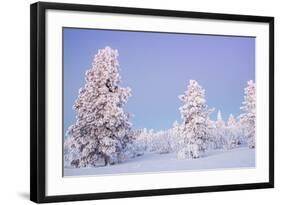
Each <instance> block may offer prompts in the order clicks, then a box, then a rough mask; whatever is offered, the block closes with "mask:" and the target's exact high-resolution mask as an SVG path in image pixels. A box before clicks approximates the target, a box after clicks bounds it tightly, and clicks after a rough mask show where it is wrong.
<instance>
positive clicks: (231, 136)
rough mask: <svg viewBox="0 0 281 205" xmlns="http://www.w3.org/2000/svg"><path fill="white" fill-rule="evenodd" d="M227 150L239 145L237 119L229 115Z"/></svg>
mask: <svg viewBox="0 0 281 205" xmlns="http://www.w3.org/2000/svg"><path fill="white" fill-rule="evenodd" d="M226 129H227V134H226V136H227V148H228V149H232V148H235V147H237V146H238V145H239V143H240V142H239V136H238V127H237V122H236V119H235V118H234V116H233V115H232V114H230V115H229V118H228V121H227V128H226Z"/></svg>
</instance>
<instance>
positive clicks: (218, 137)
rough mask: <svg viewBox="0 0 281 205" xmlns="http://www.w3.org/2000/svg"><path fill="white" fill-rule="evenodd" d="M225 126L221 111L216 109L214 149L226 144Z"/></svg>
mask: <svg viewBox="0 0 281 205" xmlns="http://www.w3.org/2000/svg"><path fill="white" fill-rule="evenodd" d="M225 138H226V127H225V122H224V120H223V119H222V116H221V111H220V110H218V114H217V121H216V134H215V149H220V148H223V147H224V146H225V145H226V140H225Z"/></svg>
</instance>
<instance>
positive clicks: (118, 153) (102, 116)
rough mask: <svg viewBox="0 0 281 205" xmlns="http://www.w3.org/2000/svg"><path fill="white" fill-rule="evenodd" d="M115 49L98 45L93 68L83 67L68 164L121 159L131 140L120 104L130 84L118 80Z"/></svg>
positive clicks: (125, 116) (76, 164)
mask: <svg viewBox="0 0 281 205" xmlns="http://www.w3.org/2000/svg"><path fill="white" fill-rule="evenodd" d="M117 57H118V51H117V50H114V49H112V48H110V47H105V48H104V49H100V50H99V51H98V53H97V54H96V55H95V58H94V61H93V64H92V68H91V69H89V70H87V71H86V74H85V81H86V82H85V86H84V87H83V88H81V89H80V90H79V95H78V98H77V99H76V101H75V104H74V106H73V108H74V109H75V111H76V113H77V115H76V122H75V124H73V125H72V126H70V127H69V129H68V131H67V136H68V137H70V140H68V142H69V141H71V143H70V145H69V146H70V149H71V150H70V153H74V154H73V155H71V156H68V157H67V158H68V160H70V161H71V162H70V164H71V165H72V166H75V167H87V166H104V165H108V164H114V163H117V162H120V161H121V159H122V158H123V150H124V149H125V148H126V145H127V144H128V143H130V140H131V136H130V128H131V123H130V122H129V115H128V114H127V113H125V112H124V110H123V108H122V107H123V105H124V104H125V103H126V102H127V101H128V98H129V96H130V88H122V87H121V86H120V85H119V84H120V80H121V76H120V74H119V63H118V60H117Z"/></svg>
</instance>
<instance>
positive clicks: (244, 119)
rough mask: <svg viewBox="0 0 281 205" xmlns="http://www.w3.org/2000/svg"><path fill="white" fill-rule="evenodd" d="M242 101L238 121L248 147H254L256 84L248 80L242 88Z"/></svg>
mask: <svg viewBox="0 0 281 205" xmlns="http://www.w3.org/2000/svg"><path fill="white" fill-rule="evenodd" d="M244 94H245V95H244V101H243V102H242V107H241V108H240V109H241V111H242V114H241V115H240V122H241V124H242V125H243V128H244V129H243V130H244V135H245V137H246V138H247V141H248V146H249V148H255V130H256V85H255V83H254V82H253V81H252V80H250V81H248V82H247V87H246V88H245V89H244Z"/></svg>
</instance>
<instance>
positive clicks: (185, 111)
mask: <svg viewBox="0 0 281 205" xmlns="http://www.w3.org/2000/svg"><path fill="white" fill-rule="evenodd" d="M179 99H180V100H181V101H182V102H183V106H181V107H180V108H179V110H180V113H181V118H182V120H183V124H182V129H181V149H180V151H179V152H178V158H198V157H200V156H201V154H202V153H203V152H204V151H205V150H206V148H207V141H208V139H207V138H208V134H207V132H208V123H207V122H208V121H207V119H208V118H209V115H210V112H211V110H209V109H208V106H207V105H206V100H205V90H204V89H202V87H201V86H200V85H199V84H198V82H197V81H195V80H190V81H189V85H188V87H187V91H185V93H184V95H180V96H179Z"/></svg>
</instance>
